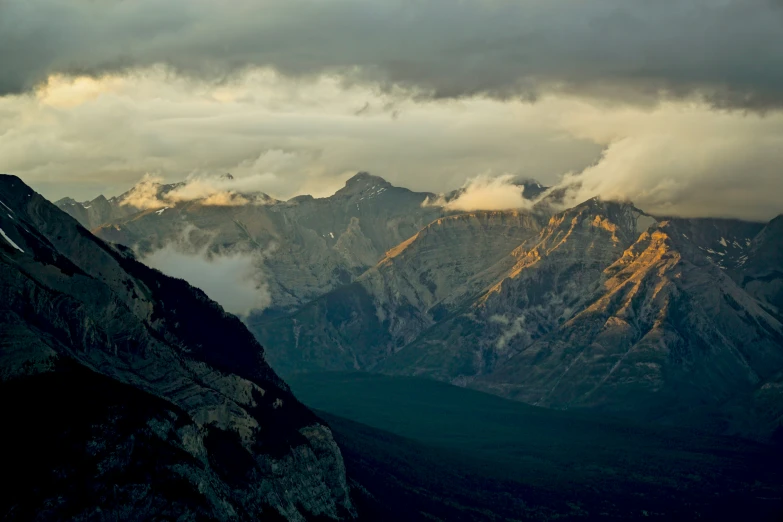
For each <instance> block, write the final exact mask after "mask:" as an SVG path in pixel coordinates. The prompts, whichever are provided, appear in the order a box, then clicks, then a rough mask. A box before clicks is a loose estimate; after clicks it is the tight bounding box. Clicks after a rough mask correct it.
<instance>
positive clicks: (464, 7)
mask: <svg viewBox="0 0 783 522" xmlns="http://www.w3.org/2000/svg"><path fill="white" fill-rule="evenodd" d="M0 49H2V50H3V52H2V55H0V67H2V70H3V75H2V76H0V93H12V92H21V91H25V90H28V89H30V88H31V87H32V86H34V85H35V84H36V83H38V82H41V81H43V80H44V79H45V78H46V77H47V75H48V74H50V73H53V72H64V73H88V74H95V75H99V74H101V73H106V72H116V71H121V70H127V69H129V68H136V67H146V66H150V65H153V64H158V63H163V64H166V65H168V66H169V67H171V69H172V70H174V71H177V72H179V73H181V74H185V75H189V76H194V77H199V78H202V79H209V80H212V81H215V80H217V81H220V80H224V79H226V78H229V77H231V76H232V75H233V74H235V73H237V72H240V71H243V70H244V69H246V68H247V67H252V66H262V67H267V66H268V67H273V68H275V69H277V70H278V71H280V72H282V73H285V74H287V75H291V76H294V77H301V76H309V75H317V74H321V73H330V72H331V73H339V74H341V75H342V76H343V78H344V79H345V81H346V82H372V83H375V84H378V85H381V86H382V87H383V88H384V89H386V90H388V91H395V90H399V89H401V90H403V91H404V92H405V93H406V94H407V95H411V94H413V95H414V96H421V97H435V98H456V97H464V96H470V95H488V96H492V97H496V98H508V97H523V98H525V99H536V98H537V97H539V96H541V95H543V94H547V93H549V92H566V93H577V94H580V95H587V96H596V97H601V98H607V99H614V100H617V99H622V100H624V101H626V102H631V103H653V102H655V101H656V100H658V99H660V98H661V97H672V98H681V97H688V96H694V95H695V96H698V97H700V98H702V99H704V100H707V101H708V102H709V103H712V104H713V105H714V106H718V107H728V108H735V107H742V108H747V109H753V110H763V109H768V108H777V107H780V106H781V105H783V51H781V49H783V6H781V2H779V1H773V0H689V1H675V0H659V1H654V2H652V1H647V0H593V1H591V2H582V1H576V0H552V1H548V2H539V1H532V0H476V1H471V2H468V1H464V0H463V1H455V0H430V1H428V2H421V1H415V0H372V1H360V0H331V1H328V2H325V1H316V0H266V1H262V2H261V1H259V2H252V1H249V0H237V1H234V2H231V3H230V4H226V3H221V2H214V1H211V0H170V1H167V2H165V3H163V2H157V1H152V0H135V1H132V2H130V1H126V2H110V1H86V0H68V1H66V0H27V1H13V0H12V1H6V2H2V3H0Z"/></svg>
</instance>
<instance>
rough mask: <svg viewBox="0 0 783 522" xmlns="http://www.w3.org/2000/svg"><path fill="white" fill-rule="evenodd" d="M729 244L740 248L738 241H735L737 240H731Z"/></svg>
mask: <svg viewBox="0 0 783 522" xmlns="http://www.w3.org/2000/svg"><path fill="white" fill-rule="evenodd" d="M731 246H733V247H734V248H742V245H740V244H739V243H737V241H733V242H732V243H731Z"/></svg>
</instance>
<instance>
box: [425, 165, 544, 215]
mask: <svg viewBox="0 0 783 522" xmlns="http://www.w3.org/2000/svg"><path fill="white" fill-rule="evenodd" d="M524 190H525V189H524V187H522V186H520V185H517V184H515V183H514V176H512V175H511V174H504V175H501V176H496V177H493V176H491V175H489V174H481V175H479V176H476V177H475V178H471V179H469V180H468V181H466V182H465V184H464V185H463V186H462V188H461V189H460V191H459V194H458V195H457V197H456V198H453V199H451V200H449V201H446V198H445V196H440V197H438V198H437V199H435V200H433V201H430V200H429V199H427V200H425V201H424V203H423V204H422V206H438V207H443V208H445V209H446V210H455V211H460V210H461V211H465V212H468V211H472V210H512V209H528V208H530V207H532V206H533V202H532V201H531V200H529V199H525V198H524V197H523V196H522V193H523V192H524Z"/></svg>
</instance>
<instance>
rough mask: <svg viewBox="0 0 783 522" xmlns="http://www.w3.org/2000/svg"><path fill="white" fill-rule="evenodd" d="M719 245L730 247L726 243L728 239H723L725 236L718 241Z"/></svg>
mask: <svg viewBox="0 0 783 522" xmlns="http://www.w3.org/2000/svg"><path fill="white" fill-rule="evenodd" d="M718 243H720V244H721V245H723V246H724V247H727V246H729V245H728V244H727V243H726V238H725V237H723V236H721V238H720V241H718Z"/></svg>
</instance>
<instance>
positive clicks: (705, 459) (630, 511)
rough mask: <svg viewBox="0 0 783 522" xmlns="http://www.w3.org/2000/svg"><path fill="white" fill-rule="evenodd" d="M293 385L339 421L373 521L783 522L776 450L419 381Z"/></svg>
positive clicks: (339, 379)
mask: <svg viewBox="0 0 783 522" xmlns="http://www.w3.org/2000/svg"><path fill="white" fill-rule="evenodd" d="M288 381H289V383H290V384H291V386H292V388H293V390H294V392H295V393H296V394H297V395H298V396H299V397H300V398H301V399H302V400H303V401H304V402H305V403H306V404H307V405H309V406H311V407H312V408H315V409H317V410H319V412H320V415H321V416H322V417H323V418H324V419H325V420H327V421H328V422H329V424H330V425H331V427H332V429H333V431H334V434H335V438H336V439H337V441H338V443H339V444H340V446H341V448H342V451H343V454H344V457H345V459H346V466H347V468H348V472H349V476H352V477H353V478H354V480H355V481H357V482H358V484H359V485H360V486H358V485H355V491H356V492H357V493H358V495H357V496H358V497H359V498H363V499H364V502H363V506H362V505H360V507H363V508H364V510H365V517H367V519H368V520H402V519H404V520H443V521H450V522H451V521H501V520H656V519H657V520H710V521H718V520H726V521H735V520H753V521H760V522H761V521H765V520H769V521H777V520H781V517H783V500H781V497H782V496H783V495H781V492H783V454H781V453H780V451H779V450H776V449H774V448H772V447H770V446H767V445H763V444H757V443H753V442H749V441H745V440H742V439H736V438H727V437H714V436H707V435H703V434H701V433H697V432H693V431H686V430H680V429H672V428H668V427H650V426H642V425H639V424H633V423H630V422H628V421H625V420H618V419H615V418H611V417H598V416H596V415H594V414H590V415H587V414H582V413H579V412H573V411H568V412H563V411H555V410H548V409H543V408H536V407H532V406H528V405H525V404H521V403H518V402H513V401H508V400H504V399H501V398H498V397H495V396H492V395H488V394H484V393H480V392H476V391H472V390H467V389H463V388H459V387H455V386H451V385H448V384H444V383H440V382H435V381H430V380H424V379H417V378H408V377H388V376H382V375H373V374H365V373H321V374H301V375H294V376H290V377H289V378H288ZM360 504H362V503H361V502H360ZM400 517H402V518H400Z"/></svg>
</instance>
